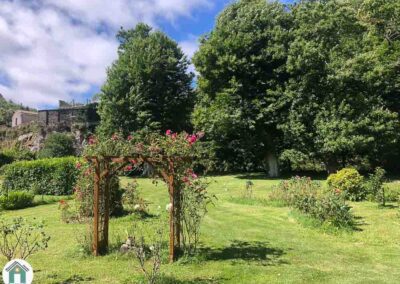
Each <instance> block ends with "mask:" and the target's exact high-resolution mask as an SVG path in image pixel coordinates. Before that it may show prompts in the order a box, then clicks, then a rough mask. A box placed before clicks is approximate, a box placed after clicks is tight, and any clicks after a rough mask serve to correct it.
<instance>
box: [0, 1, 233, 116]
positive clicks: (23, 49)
mask: <svg viewBox="0 0 400 284" xmlns="http://www.w3.org/2000/svg"><path fill="white" fill-rule="evenodd" d="M232 1H233V0H232ZM232 1H231V0H112V1H110V0H91V1H86V0H84V1H83V0H30V1H24V0H0V93H2V94H3V96H5V97H6V98H8V99H12V100H13V101H15V102H18V103H23V104H25V105H29V106H32V107H36V108H39V109H43V108H51V107H56V106H57V104H58V100H66V101H72V100H75V101H79V102H84V101H86V100H87V99H89V98H91V97H92V96H93V94H95V93H96V92H98V91H99V89H100V87H101V85H102V84H103V82H104V80H105V78H106V68H107V66H110V64H111V63H112V61H113V60H115V59H116V56H117V54H116V50H117V46H118V43H117V42H116V40H115V33H116V31H117V30H118V29H119V27H121V26H123V27H125V28H131V27H134V26H135V25H136V24H137V23H138V22H146V23H148V24H150V25H152V26H154V27H155V28H158V29H161V30H163V31H164V32H166V33H167V34H168V35H169V36H170V37H172V38H173V39H175V40H176V41H177V42H178V43H179V44H180V45H181V47H182V49H183V51H184V52H185V53H186V54H187V55H188V56H189V57H191V56H192V55H193V53H194V52H195V51H196V49H197V47H198V37H199V36H200V35H202V34H204V33H207V32H209V31H210V30H211V29H212V27H213V25H214V21H215V17H216V16H217V15H218V14H219V13H220V12H221V11H222V10H223V8H224V7H225V6H226V5H228V4H229V3H230V2H232Z"/></svg>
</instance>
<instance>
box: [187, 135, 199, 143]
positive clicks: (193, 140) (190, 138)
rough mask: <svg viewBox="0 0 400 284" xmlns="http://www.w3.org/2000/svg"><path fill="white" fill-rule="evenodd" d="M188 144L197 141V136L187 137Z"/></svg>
mask: <svg viewBox="0 0 400 284" xmlns="http://www.w3.org/2000/svg"><path fill="white" fill-rule="evenodd" d="M186 140H187V141H188V142H189V143H190V144H193V143H195V142H196V141H197V136H196V135H189V136H188V138H187V139H186Z"/></svg>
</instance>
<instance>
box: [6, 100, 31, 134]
mask: <svg viewBox="0 0 400 284" xmlns="http://www.w3.org/2000/svg"><path fill="white" fill-rule="evenodd" d="M19 109H24V110H32V109H30V108H29V107H24V106H22V105H19V104H16V103H13V102H12V101H8V100H6V99H5V98H4V97H3V95H2V94H0V125H7V126H11V118H12V115H13V114H14V112H15V111H16V110H19Z"/></svg>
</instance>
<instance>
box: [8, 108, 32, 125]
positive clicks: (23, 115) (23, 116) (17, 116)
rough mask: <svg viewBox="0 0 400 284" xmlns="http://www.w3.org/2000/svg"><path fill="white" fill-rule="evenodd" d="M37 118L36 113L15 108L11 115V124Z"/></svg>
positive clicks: (28, 121) (27, 121) (20, 123)
mask: <svg viewBox="0 0 400 284" xmlns="http://www.w3.org/2000/svg"><path fill="white" fill-rule="evenodd" d="M37 120H38V113H37V112H33V111H26V110H17V111H16V112H15V113H14V114H13V116H12V122H11V126H12V127H16V126H19V125H23V124H28V123H30V122H32V121H37Z"/></svg>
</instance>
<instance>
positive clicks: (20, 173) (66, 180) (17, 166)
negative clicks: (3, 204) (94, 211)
mask: <svg viewBox="0 0 400 284" xmlns="http://www.w3.org/2000/svg"><path fill="white" fill-rule="evenodd" d="M77 160H78V159H77V158H75V157H67V158H53V159H42V160H36V161H21V162H14V163H12V164H9V165H6V166H4V167H3V168H2V169H1V172H2V174H3V177H4V180H3V187H2V192H3V194H8V193H9V192H10V191H18V190H23V191H30V192H33V193H34V194H43V195H44V194H46V195H70V194H72V192H73V187H74V186H75V183H76V180H77V178H78V174H79V171H78V170H77V169H76V162H77Z"/></svg>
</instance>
